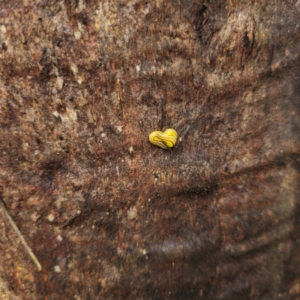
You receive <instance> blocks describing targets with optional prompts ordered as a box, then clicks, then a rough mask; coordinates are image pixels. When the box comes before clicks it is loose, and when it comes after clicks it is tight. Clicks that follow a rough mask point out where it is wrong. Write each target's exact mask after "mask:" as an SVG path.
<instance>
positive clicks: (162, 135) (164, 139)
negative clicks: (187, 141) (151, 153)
mask: <svg viewBox="0 0 300 300" xmlns="http://www.w3.org/2000/svg"><path fill="white" fill-rule="evenodd" d="M177 137H178V134H177V132H176V131H175V130H174V129H171V128H169V129H166V130H165V131H164V132H161V131H153V132H151V133H150V134H149V141H150V143H151V144H153V145H155V146H157V147H160V148H162V149H170V148H173V147H174V146H175V144H176V142H177Z"/></svg>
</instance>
